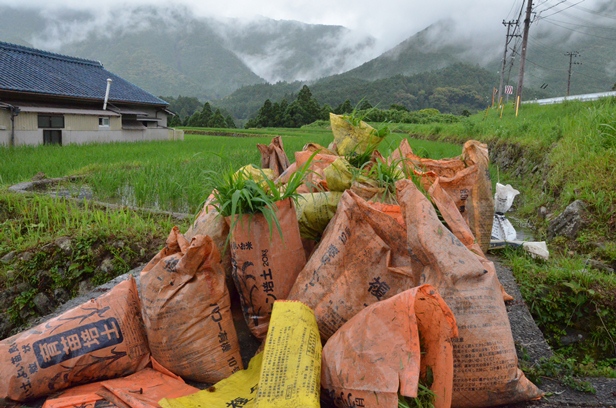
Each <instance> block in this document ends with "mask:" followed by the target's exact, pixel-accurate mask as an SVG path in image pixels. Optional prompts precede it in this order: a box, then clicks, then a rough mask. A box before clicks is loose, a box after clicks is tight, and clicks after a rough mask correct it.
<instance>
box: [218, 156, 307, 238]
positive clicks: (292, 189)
mask: <svg viewBox="0 0 616 408" xmlns="http://www.w3.org/2000/svg"><path fill="white" fill-rule="evenodd" d="M315 154H316V153H315ZM315 154H313V155H312V156H311V157H310V158H309V159H308V160H307V161H306V163H305V164H304V165H303V166H302V167H301V168H300V169H299V170H298V171H296V172H295V173H293V174H292V175H291V177H290V178H289V181H288V182H287V183H286V184H279V183H276V182H275V181H274V180H272V179H270V178H269V177H268V176H267V174H266V173H265V172H264V171H263V170H262V169H259V173H260V174H259V176H260V177H258V178H256V177H255V176H254V175H252V174H250V173H249V172H248V171H246V170H241V171H237V172H233V171H231V170H229V171H226V172H223V173H213V172H211V173H209V176H208V182H209V184H211V187H212V195H213V196H214V199H213V201H212V206H213V207H214V208H215V209H216V211H218V213H220V215H222V216H223V217H230V218H231V225H230V228H231V230H233V228H234V227H235V225H236V224H237V222H238V221H239V220H240V219H241V218H242V217H241V216H242V215H245V214H259V213H260V214H263V217H264V218H265V220H266V221H267V224H268V226H269V230H270V236H271V235H272V234H273V228H274V225H275V226H276V229H277V230H278V233H279V234H280V236H281V237H282V229H281V227H280V222H279V221H278V217H277V216H276V202H277V201H282V200H286V199H287V198H290V199H292V200H293V201H295V202H297V200H298V199H299V198H300V197H301V195H300V194H299V193H298V192H297V189H298V188H299V187H300V186H301V185H302V183H303V182H304V179H305V176H306V173H307V172H308V168H309V167H310V163H311V162H312V159H313V158H314V156H315Z"/></svg>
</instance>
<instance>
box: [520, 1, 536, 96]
mask: <svg viewBox="0 0 616 408" xmlns="http://www.w3.org/2000/svg"><path fill="white" fill-rule="evenodd" d="M532 13H533V0H528V3H527V5H526V17H525V18H524V33H523V34H522V54H520V75H519V76H518V89H517V92H516V100H517V102H516V103H520V102H521V101H522V87H523V86H524V65H525V63H526V48H527V45H528V30H529V28H530V17H531V15H532Z"/></svg>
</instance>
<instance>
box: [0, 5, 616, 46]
mask: <svg viewBox="0 0 616 408" xmlns="http://www.w3.org/2000/svg"><path fill="white" fill-rule="evenodd" d="M523 3H524V0H428V1H427V0H261V1H255V0H216V1H212V0H129V1H127V0H105V1H104V2H101V1H93V0H19V1H18V2H15V0H0V5H7V6H11V7H16V6H17V7H20V6H26V7H28V6H33V7H41V8H45V7H52V8H57V7H68V8H73V9H78V10H84V9H87V10H97V12H101V13H102V12H104V11H105V10H106V9H115V10H117V9H118V8H120V9H121V8H122V7H126V5H127V4H130V5H131V6H135V5H144V4H154V5H158V6H164V7H170V6H171V7H173V6H174V5H178V6H180V5H184V6H187V7H188V8H189V9H190V10H192V11H193V12H194V14H195V15H198V16H209V17H217V16H218V17H227V18H240V19H249V18H251V17H255V16H263V17H268V18H272V19H276V20H297V21H301V22H304V23H310V24H328V25H342V26H345V27H347V28H349V29H351V30H354V31H356V32H357V33H358V34H368V35H371V36H372V37H374V38H375V39H376V41H377V43H376V47H375V52H376V51H379V52H383V51H385V50H387V49H389V48H391V47H393V46H395V45H397V44H398V43H400V42H401V41H403V40H405V39H407V38H408V37H410V36H412V35H413V34H415V33H417V32H418V31H420V30H423V29H424V28H426V27H428V26H429V25H430V24H432V23H434V22H436V21H439V20H442V19H451V20H452V21H453V22H455V25H456V32H458V33H461V35H464V36H470V37H469V38H468V39H467V40H468V41H473V42H478V43H485V44H486V46H487V45H488V44H490V45H493V44H500V43H501V42H502V41H503V40H504V37H505V33H506V29H505V27H504V26H503V25H502V21H503V20H514V19H516V18H517V17H518V16H519V13H520V11H521V9H522V8H523ZM612 3H616V2H615V1H614V0H534V4H535V6H536V7H535V9H536V10H537V11H538V12H540V11H542V10H546V9H547V10H549V11H548V12H547V13H548V14H549V13H554V12H558V11H559V10H562V9H567V10H565V11H566V12H565V13H562V14H559V16H558V17H559V18H571V14H572V13H575V12H576V11H579V7H580V6H582V7H584V8H586V9H591V8H594V7H596V6H597V5H599V4H611V5H612V8H614V7H613V6H614V4H612ZM567 16H569V17H567ZM585 17H586V18H588V17H591V18H592V15H586V16H585ZM521 20H523V17H522V19H521ZM612 21H613V20H612ZM453 36H455V34H454V35H453ZM443 40H445V41H446V40H447V39H443ZM458 40H460V39H459V38H458ZM499 47H500V46H499Z"/></svg>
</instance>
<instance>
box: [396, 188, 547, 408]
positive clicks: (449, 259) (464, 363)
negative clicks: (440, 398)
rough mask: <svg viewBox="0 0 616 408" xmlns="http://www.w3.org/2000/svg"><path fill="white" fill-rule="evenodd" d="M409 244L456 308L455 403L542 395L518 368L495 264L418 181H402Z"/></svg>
mask: <svg viewBox="0 0 616 408" xmlns="http://www.w3.org/2000/svg"><path fill="white" fill-rule="evenodd" d="M397 188H398V200H399V202H400V206H401V208H402V214H403V216H404V220H405V222H406V230H407V235H408V244H409V246H410V247H411V250H412V252H413V254H414V257H415V258H416V259H417V260H418V261H419V262H420V263H421V264H423V268H421V269H419V272H420V273H421V276H422V283H423V282H425V283H428V284H431V285H433V286H434V287H436V288H437V290H438V291H439V293H440V294H441V296H442V297H443V299H444V300H445V302H447V305H448V306H449V307H450V308H451V310H452V311H453V314H454V316H455V317H456V321H457V324H458V333H459V337H458V338H457V339H455V341H454V385H453V402H452V406H454V407H488V406H494V405H501V404H509V403H514V402H518V401H526V400H530V399H534V398H539V397H540V396H541V395H542V393H541V391H540V390H539V389H537V387H535V386H534V385H533V384H532V383H531V382H530V381H529V380H528V379H527V378H526V377H525V376H524V374H523V373H522V371H520V370H519V369H518V366H517V363H518V358H517V354H516V349H515V345H514V342H513V336H512V334H511V327H510V325H509V319H508V316H507V310H506V309H505V305H504V303H503V302H502V295H501V290H500V284H499V282H498V279H497V277H496V273H495V270H494V269H493V268H486V266H487V265H486V264H484V263H482V262H481V260H480V259H479V258H478V257H477V256H476V255H475V254H474V253H472V252H471V251H470V250H469V249H468V248H466V247H465V246H464V244H463V243H462V242H460V240H459V239H458V238H456V236H455V235H454V234H453V233H452V232H450V231H449V230H448V229H447V228H446V227H445V226H444V225H443V224H442V223H441V221H440V220H439V219H438V216H437V214H436V211H435V210H434V207H433V206H432V204H431V203H430V202H429V201H428V199H427V198H426V197H425V196H424V195H423V194H422V193H421V192H420V191H419V190H418V189H417V187H416V186H415V185H414V184H413V182H411V181H409V180H401V181H399V182H398V183H397Z"/></svg>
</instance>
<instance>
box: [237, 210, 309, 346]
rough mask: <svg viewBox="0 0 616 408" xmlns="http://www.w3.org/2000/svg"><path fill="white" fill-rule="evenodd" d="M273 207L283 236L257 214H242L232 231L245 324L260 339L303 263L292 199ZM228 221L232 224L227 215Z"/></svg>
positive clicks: (303, 256) (303, 258) (303, 257)
mask: <svg viewBox="0 0 616 408" xmlns="http://www.w3.org/2000/svg"><path fill="white" fill-rule="evenodd" d="M276 208H277V211H276V216H277V217H278V222H279V224H280V231H282V236H281V232H280V231H279V230H278V228H277V227H276V225H272V228H271V230H270V226H269V225H268V223H267V221H266V219H265V217H264V216H263V214H260V213H259V214H244V215H242V216H241V218H240V219H239V220H238V221H237V222H236V223H235V226H234V228H233V229H232V231H231V243H230V246H231V264H232V275H233V279H234V281H235V287H236V289H237V291H238V293H239V294H240V301H241V304H242V311H243V313H244V319H245V320H246V324H247V325H248V328H249V329H250V332H251V333H252V334H253V335H254V336H255V337H257V338H258V339H261V340H262V339H264V338H265V335H266V334H267V327H268V324H269V319H270V315H271V312H272V307H273V306H274V301H275V300H282V299H286V298H287V295H288V294H289V291H290V290H291V287H292V286H293V282H295V279H296V277H297V274H298V273H299V271H301V270H302V268H303V267H304V265H305V263H306V253H305V252H304V247H303V245H302V240H301V238H300V233H299V225H298V222H297V216H296V214H295V209H294V205H293V201H292V200H291V199H286V200H282V201H278V202H276ZM227 222H228V223H231V218H230V217H227ZM273 222H274V221H272V223H273Z"/></svg>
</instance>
